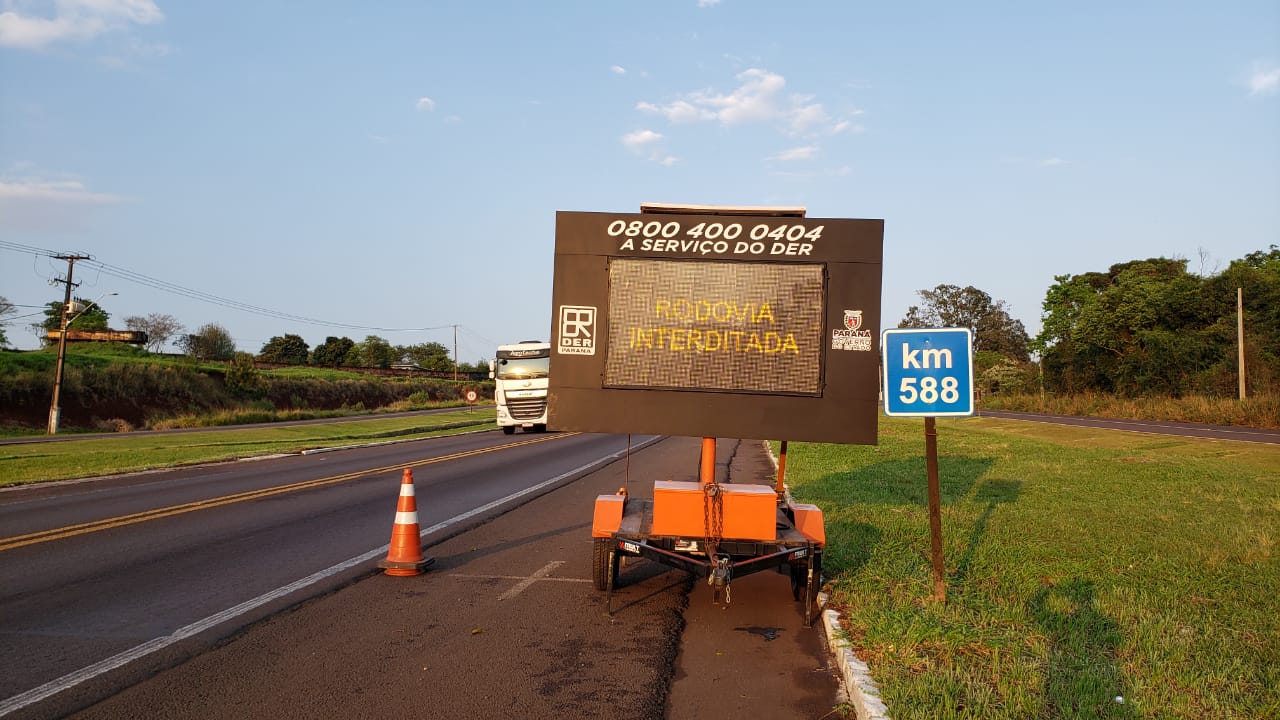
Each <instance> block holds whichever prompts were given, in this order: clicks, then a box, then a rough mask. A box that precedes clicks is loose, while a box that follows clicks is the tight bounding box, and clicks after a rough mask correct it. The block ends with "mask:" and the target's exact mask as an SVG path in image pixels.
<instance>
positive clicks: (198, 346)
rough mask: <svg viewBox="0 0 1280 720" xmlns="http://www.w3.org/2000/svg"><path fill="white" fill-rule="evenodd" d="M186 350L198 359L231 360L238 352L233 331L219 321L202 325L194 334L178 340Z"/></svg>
mask: <svg viewBox="0 0 1280 720" xmlns="http://www.w3.org/2000/svg"><path fill="white" fill-rule="evenodd" d="M178 344H179V345H181V346H182V349H183V351H184V352H186V353H187V354H188V355H190V356H191V357H193V358H196V359H197V360H230V359H231V357H232V356H233V355H235V352H236V341H235V340H234V339H232V337H231V333H229V332H227V329H226V328H224V327H222V326H221V325H219V324H217V323H208V324H205V325H201V326H200V329H199V330H197V331H195V333H194V334H192V335H186V336H184V337H183V338H182V340H180V341H179V342H178Z"/></svg>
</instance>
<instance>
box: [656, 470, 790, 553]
mask: <svg viewBox="0 0 1280 720" xmlns="http://www.w3.org/2000/svg"><path fill="white" fill-rule="evenodd" d="M719 488H720V497H721V500H720V504H721V519H722V524H721V528H720V530H721V533H720V536H721V538H723V539H726V540H768V541H774V540H776V539H777V537H778V534H777V533H778V529H777V519H778V508H777V501H778V496H777V494H776V493H775V492H774V491H773V488H771V487H769V486H768V485H750V484H741V485H734V484H725V485H720V486H719ZM705 498H706V493H705V492H704V490H703V486H702V484H701V483H696V482H679V481H674V480H658V481H656V482H654V483H653V526H652V528H651V532H652V534H654V535H667V536H678V537H703V536H704V535H706V534H707V530H708V528H707V524H708V522H709V518H710V515H709V510H710V508H709V507H708V506H707V503H708V502H710V501H708V500H705ZM711 530H712V532H714V530H715V528H711Z"/></svg>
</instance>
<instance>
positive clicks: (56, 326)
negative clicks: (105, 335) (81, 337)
mask: <svg viewBox="0 0 1280 720" xmlns="http://www.w3.org/2000/svg"><path fill="white" fill-rule="evenodd" d="M77 308H78V309H77ZM110 318H111V314H110V313H108V312H107V311H106V310H104V309H103V308H102V306H101V305H99V304H98V303H97V302H96V301H93V300H85V299H84V298H82V297H77V298H73V299H72V302H71V311H70V312H69V313H68V314H67V328H68V329H69V330H106V329H108V328H109V327H110V325H108V322H107V321H108V320H109V319H110ZM72 323H75V324H74V325H72ZM32 328H34V329H35V330H36V331H37V332H39V331H44V333H42V334H44V337H45V339H44V341H45V342H46V343H56V342H57V340H56V339H55V340H49V339H48V333H49V332H56V331H58V330H61V329H62V303H61V302H51V303H48V304H47V305H45V310H44V321H43V322H39V323H36V324H34V325H32Z"/></svg>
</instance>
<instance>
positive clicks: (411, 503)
mask: <svg viewBox="0 0 1280 720" xmlns="http://www.w3.org/2000/svg"><path fill="white" fill-rule="evenodd" d="M435 561H436V559H435V558H433V557H423V556H422V538H421V537H420V536H419V535H418V502H417V500H415V499H414V495H413V470H411V469H409V468H405V469H404V478H403V479H401V481H400V501H399V502H398V503H397V504H396V523H395V525H393V526H392V527H391V548H390V550H388V551H387V559H386V560H383V561H382V562H380V563H378V567H380V568H384V569H385V570H386V571H387V574H388V575H397V576H400V577H408V576H410V575H421V574H422V570H423V568H425V567H427V566H428V565H430V564H431V563H433V562H435Z"/></svg>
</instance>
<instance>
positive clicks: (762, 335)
mask: <svg viewBox="0 0 1280 720" xmlns="http://www.w3.org/2000/svg"><path fill="white" fill-rule="evenodd" d="M824 291H825V287H824V274H823V266H822V265H819V264H783V263H744V262H700V261H696V260H634V259H627V258H614V259H613V260H612V261H611V262H610V263H609V304H608V313H609V315H608V320H609V322H608V328H609V334H608V340H607V344H606V347H607V356H606V359H605V375H604V385H605V386H606V387H618V388H627V387H631V388H663V389H677V390H678V389H686V390H703V391H706V390H720V391H732V392H749V393H771V394H772V393H781V394H796V395H817V394H818V393H819V392H820V391H821V380H822V357H823V353H822V350H823V347H822V339H823V332H822V331H823V323H824V313H823V310H824V308H825V297H824V295H825V292H824Z"/></svg>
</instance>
